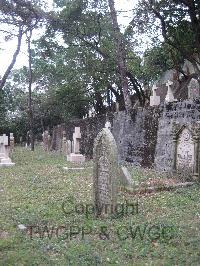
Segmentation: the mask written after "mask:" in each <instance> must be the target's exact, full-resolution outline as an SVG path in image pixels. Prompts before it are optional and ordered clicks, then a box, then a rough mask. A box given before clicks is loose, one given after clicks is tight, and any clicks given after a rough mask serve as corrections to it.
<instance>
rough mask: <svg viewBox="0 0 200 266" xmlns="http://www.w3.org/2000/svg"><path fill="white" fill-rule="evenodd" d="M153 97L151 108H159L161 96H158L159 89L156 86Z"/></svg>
mask: <svg viewBox="0 0 200 266" xmlns="http://www.w3.org/2000/svg"><path fill="white" fill-rule="evenodd" d="M152 90H153V96H150V106H157V105H159V104H160V96H157V95H156V90H157V87H156V86H155V85H154V86H153V88H152Z"/></svg>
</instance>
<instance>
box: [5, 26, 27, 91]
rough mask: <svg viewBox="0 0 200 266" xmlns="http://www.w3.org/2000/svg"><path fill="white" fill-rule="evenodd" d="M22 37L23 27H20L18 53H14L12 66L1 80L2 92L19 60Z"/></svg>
mask: <svg viewBox="0 0 200 266" xmlns="http://www.w3.org/2000/svg"><path fill="white" fill-rule="evenodd" d="M22 35H23V27H22V26H21V25H20V26H19V33H18V43H17V49H16V51H15V52H14V54H13V58H12V61H11V63H10V65H9V66H8V68H7V69H6V72H5V73H4V75H3V77H2V79H1V80H0V91H1V90H2V89H3V87H4V85H5V83H6V80H7V78H8V76H9V74H10V72H11V70H12V68H13V66H14V64H15V62H16V59H17V56H18V54H19V52H20V48H21V42H22Z"/></svg>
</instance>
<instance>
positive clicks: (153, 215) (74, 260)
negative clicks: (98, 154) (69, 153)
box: [0, 148, 200, 265]
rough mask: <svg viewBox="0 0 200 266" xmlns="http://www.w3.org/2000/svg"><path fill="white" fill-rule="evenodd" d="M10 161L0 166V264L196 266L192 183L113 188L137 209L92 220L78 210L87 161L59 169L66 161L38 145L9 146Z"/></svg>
mask: <svg viewBox="0 0 200 266" xmlns="http://www.w3.org/2000/svg"><path fill="white" fill-rule="evenodd" d="M13 161H14V162H15V163H16V166H15V167H11V168H0V213H1V216H0V264H1V265H199V261H200V249H199V245H200V241H199V239H200V223H199V221H200V190H199V186H198V185H196V186H194V187H191V188H185V189H178V190H175V191H173V192H160V193H156V194H151V195H142V196H137V195H136V196H132V195H126V194H123V192H120V193H119V196H118V201H119V202H125V201H128V202H129V203H135V202H137V201H138V206H139V208H138V214H132V215H131V214H129V215H128V216H125V215H124V216H123V215H121V216H118V217H108V218H101V219H97V218H94V217H93V216H92V215H86V213H85V209H84V212H83V210H81V206H83V207H84V208H86V206H87V204H92V202H93V201H92V168H91V166H92V162H87V163H85V165H84V167H85V169H84V170H79V171H78V170H77V171H64V170H63V166H68V167H70V166H71V164H69V163H67V162H66V158H65V157H64V156H62V155H60V154H56V153H46V152H44V151H43V150H42V149H41V148H37V149H36V151H35V152H31V151H29V150H27V149H25V148H16V150H15V152H14V154H13ZM134 171H136V172H138V174H137V175H136V176H137V178H138V180H145V179H146V178H147V176H146V174H145V176H144V175H142V171H139V170H137V169H136V170H133V172H134ZM157 177H159V174H158V176H157ZM81 204H82V205H81ZM76 206H78V207H77V210H75V208H76ZM68 212H70V214H68ZM78 212H79V213H78ZM82 212H83V213H82ZM81 213H82V214H81ZM20 224H23V225H25V226H26V227H27V228H28V229H27V230H25V231H22V230H19V229H18V225H20ZM31 226H32V227H31ZM31 229H32V234H31Z"/></svg>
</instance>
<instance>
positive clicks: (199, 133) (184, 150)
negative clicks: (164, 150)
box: [173, 124, 200, 179]
mask: <svg viewBox="0 0 200 266" xmlns="http://www.w3.org/2000/svg"><path fill="white" fill-rule="evenodd" d="M173 127H174V130H173V143H174V159H173V169H174V171H176V172H179V173H182V174H183V175H187V176H188V177H191V176H193V177H194V179H199V178H200V157H199V152H200V130H199V125H196V126H194V125H193V126H188V125H183V126H179V125H176V124H174V126H173Z"/></svg>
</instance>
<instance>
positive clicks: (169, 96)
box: [165, 80, 177, 103]
mask: <svg viewBox="0 0 200 266" xmlns="http://www.w3.org/2000/svg"><path fill="white" fill-rule="evenodd" d="M172 84H173V82H172V81H170V80H168V82H167V83H166V86H167V88H168V89H167V95H166V97H165V102H167V103H171V102H176V101H177V100H176V99H175V98H174V95H173V92H172V88H171V86H172Z"/></svg>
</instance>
